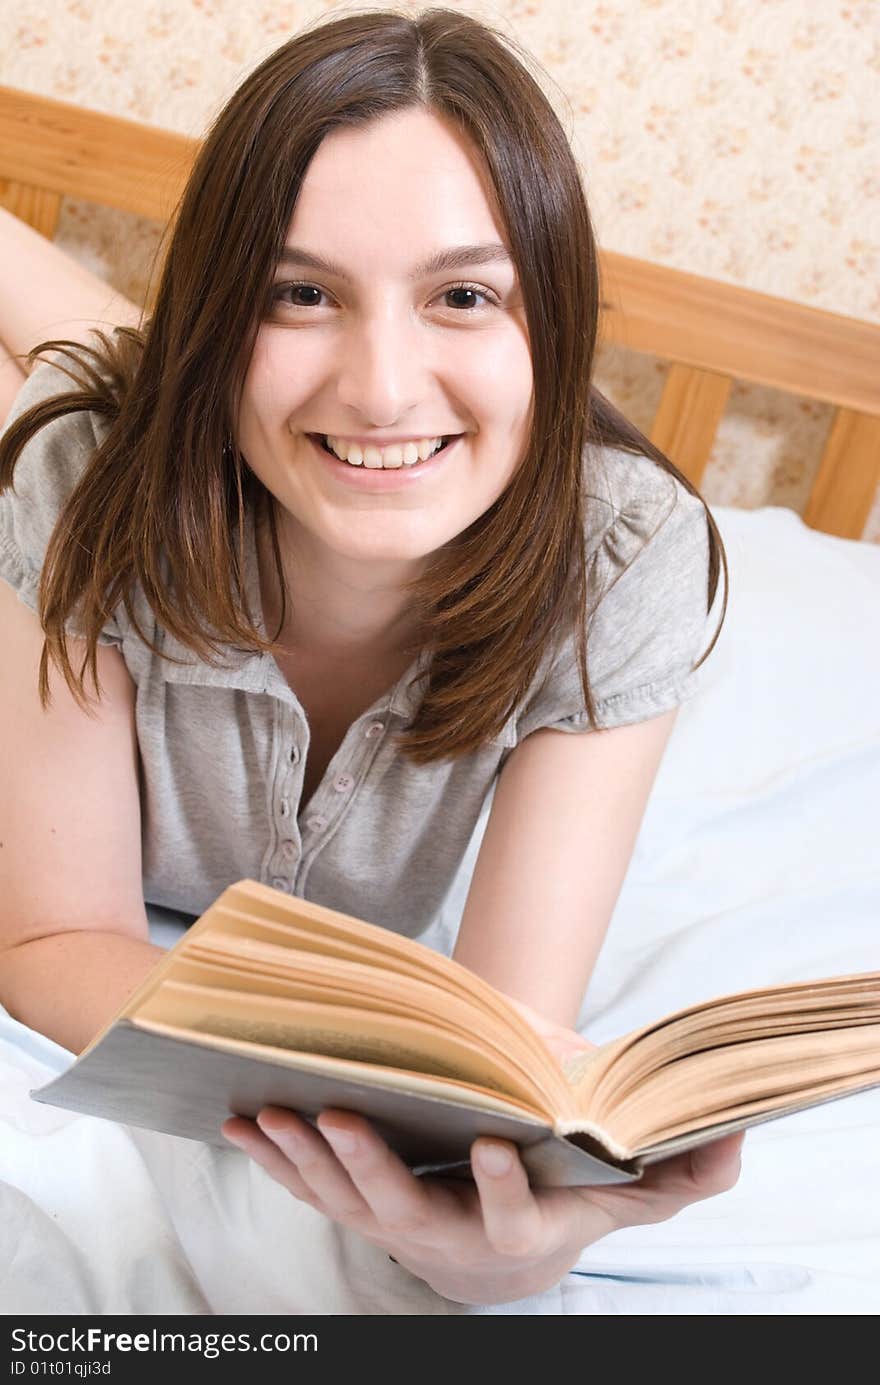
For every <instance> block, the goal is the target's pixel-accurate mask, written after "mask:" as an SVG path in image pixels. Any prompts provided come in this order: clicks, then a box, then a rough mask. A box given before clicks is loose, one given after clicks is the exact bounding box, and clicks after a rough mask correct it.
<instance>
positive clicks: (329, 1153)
mask: <svg viewBox="0 0 880 1385" xmlns="http://www.w3.org/2000/svg"><path fill="white" fill-rule="evenodd" d="M257 1122H258V1124H259V1126H260V1129H261V1130H262V1131H263V1133H264V1134H265V1135H267V1136H268V1138H269V1139H270V1140H271V1141H272V1143H273V1145H275V1146H276V1147H277V1148H278V1149H279V1150H280V1151H281V1153H282V1154H283V1155H284V1156H285V1157H286V1158H287V1159H288V1160H290V1162H291V1164H292V1165H294V1166H295V1168H296V1171H297V1174H298V1176H299V1177H300V1178H301V1179H302V1181H303V1182H304V1183H305V1185H306V1186H307V1188H308V1189H309V1191H310V1194H311V1195H312V1196H313V1197H315V1198H317V1199H318V1200H319V1201H320V1202H321V1204H322V1205H323V1206H324V1207H325V1208H326V1209H328V1211H329V1213H330V1215H331V1216H332V1217H333V1218H334V1219H335V1220H337V1221H345V1222H350V1223H358V1224H360V1223H362V1222H364V1221H370V1220H372V1214H371V1212H370V1208H369V1207H368V1205H367V1203H366V1202H365V1201H364V1199H363V1197H362V1196H361V1194H360V1192H359V1191H358V1189H357V1188H356V1187H355V1185H354V1183H353V1182H352V1180H351V1178H350V1177H349V1174H348V1173H347V1171H346V1169H345V1167H344V1165H343V1164H342V1163H341V1162H340V1160H339V1158H338V1157H337V1154H336V1153H335V1151H334V1150H333V1148H332V1146H331V1145H330V1144H329V1143H328V1142H327V1140H325V1139H324V1136H323V1133H322V1132H320V1131H318V1130H315V1129H314V1128H313V1127H312V1126H311V1125H309V1123H308V1121H304V1120H300V1119H299V1117H297V1116H295V1115H294V1114H293V1112H292V1111H287V1110H285V1109H284V1108H283V1107H279V1106H267V1107H265V1108H264V1109H263V1110H262V1111H261V1112H260V1114H259V1115H258V1116H257Z"/></svg>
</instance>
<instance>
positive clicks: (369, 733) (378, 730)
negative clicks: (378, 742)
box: [364, 721, 385, 741]
mask: <svg viewBox="0 0 880 1385" xmlns="http://www.w3.org/2000/svg"><path fill="white" fill-rule="evenodd" d="M384 730H385V723H384V721H371V722H370V724H369V726H368V727H367V729H366V731H365V732H364V735H365V736H366V738H367V740H368V741H371V740H372V739H373V737H374V736H381V734H382V732H383V731H384Z"/></svg>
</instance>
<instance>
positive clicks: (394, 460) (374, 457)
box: [324, 436, 443, 470]
mask: <svg viewBox="0 0 880 1385" xmlns="http://www.w3.org/2000/svg"><path fill="white" fill-rule="evenodd" d="M324 442H325V444H326V445H327V447H329V448H330V450H331V452H333V453H334V454H335V455H336V456H337V457H338V458H339V460H340V461H341V462H348V464H349V466H365V467H368V468H371V469H373V470H379V469H380V468H397V467H400V466H415V464H416V462H424V461H426V460H427V459H428V457H431V456H433V454H434V453H435V452H436V451H437V450H438V448H439V447H440V445H441V444H442V442H443V439H442V438H418V439H414V440H413V441H412V442H406V443H393V444H392V445H391V446H390V447H385V448H379V447H373V446H371V445H369V444H368V445H367V446H366V447H364V448H361V446H360V444H359V443H356V442H353V443H347V442H345V441H344V440H343V439H341V438H331V437H329V436H325V437H324Z"/></svg>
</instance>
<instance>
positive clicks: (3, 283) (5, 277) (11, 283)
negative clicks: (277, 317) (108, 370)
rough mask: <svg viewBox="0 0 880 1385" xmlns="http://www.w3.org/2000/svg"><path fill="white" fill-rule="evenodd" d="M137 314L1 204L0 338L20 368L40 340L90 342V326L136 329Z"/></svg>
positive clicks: (122, 298) (107, 286) (127, 302)
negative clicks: (52, 338)
mask: <svg viewBox="0 0 880 1385" xmlns="http://www.w3.org/2000/svg"><path fill="white" fill-rule="evenodd" d="M140 317H141V313H140V309H139V308H138V307H137V306H136V305H135V304H134V303H132V302H131V300H130V299H128V298H126V297H125V296H124V294H121V293H118V292H117V291H116V289H114V288H113V286H112V284H108V283H105V281H104V280H103V279H99V278H98V276H97V275H96V274H92V272H91V270H88V269H86V267H85V265H81V264H79V263H78V261H76V260H74V259H73V258H72V257H71V256H70V255H67V254H66V253H65V252H64V251H63V250H62V249H61V247H60V246H58V245H55V243H54V242H53V241H51V240H47V239H46V237H45V236H41V235H40V233H39V231H35V230H34V229H33V227H32V226H28V224H27V223H26V222H24V221H21V220H19V218H18V217H17V216H13V215H12V213H11V212H8V211H6V209H5V208H3V207H0V342H2V343H3V345H4V346H5V347H6V349H7V351H8V353H9V355H10V356H12V357H13V358H17V360H16V364H17V365H18V367H19V368H20V370H21V371H22V372H24V371H25V370H26V366H25V363H24V360H23V359H22V358H23V357H25V356H26V355H27V353H28V351H30V350H31V349H32V347H34V346H36V345H38V343H39V342H41V341H47V340H48V339H49V338H50V337H64V338H67V339H68V340H73V341H81V342H88V341H89V340H90V334H91V330H92V328H93V327H100V328H102V329H103V330H104V331H107V332H109V331H111V330H112V329H113V328H114V327H116V326H130V327H137V326H139V324H140ZM9 402H11V400H10V401H9Z"/></svg>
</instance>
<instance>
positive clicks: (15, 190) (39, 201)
mask: <svg viewBox="0 0 880 1385" xmlns="http://www.w3.org/2000/svg"><path fill="white" fill-rule="evenodd" d="M0 206H3V207H5V208H6V210H7V211H8V212H12V214H13V215H14V216H17V217H18V219H19V221H26V222H27V224H28V226H33V228H34V230H35V231H39V232H40V235H41V236H45V237H46V239H47V240H52V238H53V237H54V235H55V231H56V228H57V226H58V217H59V216H60V214H61V194H60V192H49V191H47V189H46V188H35V187H33V186H32V185H31V184H30V183H15V182H12V181H11V180H9V179H0Z"/></svg>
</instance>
